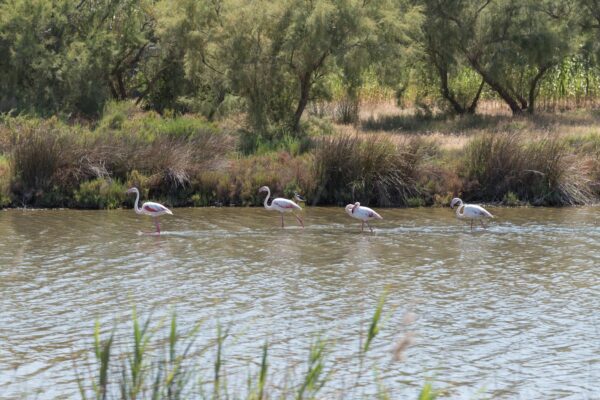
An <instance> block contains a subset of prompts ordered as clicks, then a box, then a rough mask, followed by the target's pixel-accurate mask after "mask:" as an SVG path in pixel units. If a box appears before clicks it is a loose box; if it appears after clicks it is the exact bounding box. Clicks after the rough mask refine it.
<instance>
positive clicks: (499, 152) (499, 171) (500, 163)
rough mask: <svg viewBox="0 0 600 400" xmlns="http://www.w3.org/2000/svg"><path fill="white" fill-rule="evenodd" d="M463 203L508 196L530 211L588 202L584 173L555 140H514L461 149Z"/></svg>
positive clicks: (489, 140) (487, 139)
mask: <svg viewBox="0 0 600 400" xmlns="http://www.w3.org/2000/svg"><path fill="white" fill-rule="evenodd" d="M464 168H465V170H464V176H465V178H466V180H467V184H466V187H465V197H466V198H468V199H485V200H488V201H502V200H503V199H504V197H505V196H506V195H507V194H508V193H509V192H512V193H513V194H514V195H516V196H517V197H518V198H519V199H521V200H522V201H527V202H530V203H531V204H534V205H575V204H588V203H591V202H592V201H593V195H592V193H591V190H590V187H589V179H588V173H587V171H585V170H584V169H582V168H580V167H579V162H578V160H577V159H576V158H575V157H574V156H573V155H572V154H571V153H570V152H569V151H568V148H567V146H566V144H565V143H564V142H563V141H560V140H559V139H556V138H543V139H539V140H535V141H531V142H527V141H524V140H522V139H520V137H519V136H517V135H514V134H496V135H489V134H488V135H482V136H479V137H477V138H475V139H473V140H472V141H471V142H470V143H469V145H468V146H467V149H466V156H465V165H464Z"/></svg>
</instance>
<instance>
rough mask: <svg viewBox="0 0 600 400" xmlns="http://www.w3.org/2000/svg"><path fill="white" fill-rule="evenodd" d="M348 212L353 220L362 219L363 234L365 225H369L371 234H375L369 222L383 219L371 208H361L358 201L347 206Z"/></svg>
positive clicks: (361, 228)
mask: <svg viewBox="0 0 600 400" xmlns="http://www.w3.org/2000/svg"><path fill="white" fill-rule="evenodd" d="M346 212H347V213H348V215H349V216H351V217H352V218H356V219H360V220H361V221H362V225H361V226H360V231H361V232H362V231H364V229H365V224H367V226H368V227H369V229H370V230H371V232H373V228H371V225H369V222H367V221H369V220H370V219H383V218H382V217H381V215H379V214H377V213H376V212H375V211H373V210H371V209H370V208H369V207H364V206H361V205H360V203H359V202H358V201H357V202H356V203H354V204H348V205H347V206H346Z"/></svg>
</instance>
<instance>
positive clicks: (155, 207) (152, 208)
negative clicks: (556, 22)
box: [127, 187, 173, 235]
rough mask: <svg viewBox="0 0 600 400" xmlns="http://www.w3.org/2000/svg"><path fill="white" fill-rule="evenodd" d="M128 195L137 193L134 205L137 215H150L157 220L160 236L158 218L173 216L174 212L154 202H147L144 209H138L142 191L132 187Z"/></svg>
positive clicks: (155, 221)
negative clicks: (166, 215)
mask: <svg viewBox="0 0 600 400" xmlns="http://www.w3.org/2000/svg"><path fill="white" fill-rule="evenodd" d="M127 193H135V195H136V197H135V203H134V205H133V209H134V210H135V212H136V214H143V215H149V216H151V217H153V218H155V220H154V224H155V225H156V232H157V233H158V234H159V235H160V223H159V222H158V217H160V216H161V215H165V214H169V215H173V212H172V211H171V210H169V209H168V208H167V207H165V206H163V205H162V204H160V203H154V202H152V201H147V202H145V203H144V204H142V207H138V203H139V201H140V191H139V190H138V189H137V188H136V187H132V188H131V189H129V190H127Z"/></svg>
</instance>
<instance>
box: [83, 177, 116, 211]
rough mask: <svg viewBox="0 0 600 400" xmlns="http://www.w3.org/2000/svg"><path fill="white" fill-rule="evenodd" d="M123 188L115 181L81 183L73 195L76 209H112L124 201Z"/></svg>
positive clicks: (101, 179)
mask: <svg viewBox="0 0 600 400" xmlns="http://www.w3.org/2000/svg"><path fill="white" fill-rule="evenodd" d="M125 190H126V188H125V186H124V185H123V184H121V183H120V182H118V181H115V180H107V179H104V178H98V179H94V180H91V181H87V182H83V183H82V184H81V185H79V189H77V190H76V191H75V193H74V196H73V198H74V204H73V205H74V206H75V207H77V208H93V209H114V208H119V207H121V204H123V201H124V200H125Z"/></svg>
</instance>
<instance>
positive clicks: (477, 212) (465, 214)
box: [450, 197, 494, 230]
mask: <svg viewBox="0 0 600 400" xmlns="http://www.w3.org/2000/svg"><path fill="white" fill-rule="evenodd" d="M455 206H456V207H458V208H457V209H456V218H458V219H466V220H469V221H470V222H471V230H473V221H479V222H480V223H481V226H483V227H484V228H485V225H484V223H483V220H484V219H486V218H494V216H493V215H492V214H491V213H490V212H489V211H488V210H486V209H485V208H483V207H481V206H478V205H476V204H465V203H463V201H462V200H461V199H459V198H458V197H456V198H454V199H452V202H450V208H454V207H455Z"/></svg>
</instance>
